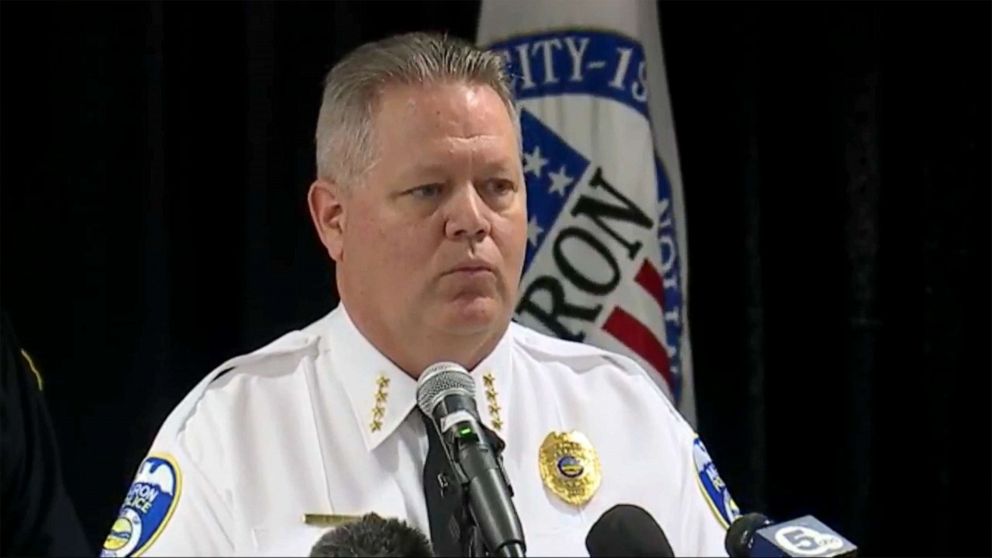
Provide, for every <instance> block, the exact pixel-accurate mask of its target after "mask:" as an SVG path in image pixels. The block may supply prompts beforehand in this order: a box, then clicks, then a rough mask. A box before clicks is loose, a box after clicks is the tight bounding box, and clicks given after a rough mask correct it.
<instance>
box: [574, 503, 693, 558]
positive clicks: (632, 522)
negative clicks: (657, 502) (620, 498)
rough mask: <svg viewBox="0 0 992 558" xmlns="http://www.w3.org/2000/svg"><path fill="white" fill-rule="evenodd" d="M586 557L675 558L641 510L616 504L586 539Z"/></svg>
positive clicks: (645, 513) (646, 514)
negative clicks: (656, 557) (672, 557)
mask: <svg viewBox="0 0 992 558" xmlns="http://www.w3.org/2000/svg"><path fill="white" fill-rule="evenodd" d="M586 550H588V551H589V556H591V557H592V558H596V557H597V556H661V557H665V558H668V557H671V556H675V553H674V552H672V545H671V544H669V542H668V538H666V537H665V532H664V531H662V530H661V526H659V525H658V522H656V521H655V520H654V518H652V517H651V515H650V514H648V512H646V511H644V509H642V508H640V507H637V506H632V505H629V504H618V505H616V506H613V507H612V508H610V509H609V510H607V511H606V513H604V514H603V515H602V516H601V517H600V518H599V519H597V520H596V523H594V524H593V526H592V528H591V529H589V534H588V535H587V536H586Z"/></svg>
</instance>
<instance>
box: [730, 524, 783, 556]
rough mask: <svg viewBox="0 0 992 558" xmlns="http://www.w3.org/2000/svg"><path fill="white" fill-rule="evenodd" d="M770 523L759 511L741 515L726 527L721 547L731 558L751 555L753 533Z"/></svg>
mask: <svg viewBox="0 0 992 558" xmlns="http://www.w3.org/2000/svg"><path fill="white" fill-rule="evenodd" d="M771 524H772V522H771V520H770V519H768V518H767V517H765V516H764V515H761V514H760V513H749V514H745V515H742V516H741V517H738V518H737V519H736V520H734V522H733V523H731V524H730V527H729V528H728V529H727V536H726V538H724V539H723V548H724V549H726V551H727V554H728V555H730V556H731V557H732V558H737V557H743V558H746V557H748V556H750V555H751V545H752V544H753V542H754V533H755V532H756V531H757V530H758V529H761V528H762V527H764V526H766V525H771Z"/></svg>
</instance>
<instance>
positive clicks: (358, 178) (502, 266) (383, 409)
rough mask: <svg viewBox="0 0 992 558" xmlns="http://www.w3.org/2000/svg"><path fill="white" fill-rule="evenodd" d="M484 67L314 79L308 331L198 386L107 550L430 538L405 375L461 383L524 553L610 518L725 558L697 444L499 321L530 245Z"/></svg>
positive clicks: (651, 403) (729, 504) (473, 53)
mask: <svg viewBox="0 0 992 558" xmlns="http://www.w3.org/2000/svg"><path fill="white" fill-rule="evenodd" d="M505 72H506V70H505V67H504V63H503V60H502V58H501V57H499V56H497V55H492V54H489V53H486V52H483V51H480V50H478V49H477V48H475V47H474V46H472V45H470V44H468V43H464V42H461V41H456V40H453V39H450V38H441V37H436V36H428V35H420V34H414V35H405V36H399V37H393V38H390V39H386V40H384V41H380V42H378V43H375V44H370V45H365V46H363V47H361V48H359V49H357V50H356V51H355V52H353V53H351V54H350V55H349V56H348V57H346V58H345V59H344V60H342V61H341V62H340V63H339V64H338V65H337V66H335V68H334V69H332V70H331V72H330V74H329V75H328V79H327V82H326V86H325V90H324V96H323V103H322V106H321V110H320V116H319V119H318V124H317V134H316V137H317V169H318V178H317V180H316V181H315V182H314V183H313V185H312V186H311V189H310V193H309V206H310V210H311V215H312V217H313V222H314V224H315V226H316V229H317V233H318V235H319V236H320V239H321V241H322V243H323V245H324V246H325V247H326V250H327V253H328V255H329V256H330V257H331V259H333V260H334V262H335V263H336V281H337V287H338V292H339V293H340V298H341V303H340V305H339V306H338V307H337V308H336V309H335V310H334V311H332V312H331V313H330V314H329V315H327V316H325V317H324V318H322V319H320V320H319V321H317V322H315V323H313V324H311V325H310V326H308V327H306V328H304V329H302V330H300V331H293V332H290V333H288V334H286V335H284V336H283V337H281V338H279V339H278V340H276V341H274V342H273V343H271V344H269V345H268V346H266V347H263V348H261V349H259V350H257V351H255V352H253V353H251V354H248V355H244V356H240V357H237V358H234V359H232V360H230V361H228V362H226V363H224V364H223V365H221V366H220V367H218V368H217V369H216V370H215V371H214V372H212V373H211V374H209V375H208V376H207V377H206V378H204V380H203V381H202V382H201V383H200V384H199V385H198V386H197V387H196V388H195V389H193V390H192V392H190V394H189V395H188V396H187V397H186V398H185V399H184V400H183V401H182V402H181V403H180V404H179V405H178V406H177V407H176V409H175V410H174V411H173V412H172V414H171V415H170V416H169V418H168V419H167V420H166V422H165V424H164V425H163V426H162V428H161V429H160V431H159V433H158V436H157V437H156V439H155V441H154V443H153V444H152V447H151V449H150V451H149V456H148V458H146V460H145V461H144V462H143V463H142V464H141V466H139V468H138V475H137V477H136V479H135V482H134V484H133V485H132V487H131V489H130V490H129V492H128V494H127V496H126V499H125V502H124V505H123V506H122V507H121V512H120V515H119V517H118V519H117V520H116V521H115V523H114V525H113V527H112V529H111V533H110V535H109V536H108V537H107V540H106V542H105V544H104V551H103V552H104V554H106V555H115V556H122V555H130V554H146V555H152V554H162V555H231V554H235V555H265V554H282V555H294V554H295V555H306V554H307V553H308V552H309V550H310V548H311V546H312V545H313V544H314V542H315V541H316V540H317V539H318V538H319V536H320V535H321V534H322V533H323V532H324V531H325V530H326V529H327V526H326V524H321V522H320V521H316V522H314V521H306V520H305V518H310V519H311V520H312V519H313V518H321V517H325V518H326V517H331V516H359V515H362V514H365V513H368V512H375V513H377V514H378V515H380V516H382V517H393V518H399V519H403V520H405V521H407V522H409V523H410V524H411V525H413V526H415V527H417V528H418V529H420V530H422V531H423V532H424V533H428V534H429V533H430V532H431V531H430V524H429V520H428V514H427V508H426V504H425V498H424V487H423V481H422V471H423V467H424V463H425V458H426V456H427V449H428V442H427V435H426V433H425V428H424V423H423V421H422V420H421V418H420V416H419V412H418V411H417V409H416V403H415V392H416V381H417V377H418V376H419V375H420V373H421V372H422V371H423V370H424V369H425V368H427V367H428V366H430V365H431V364H433V363H436V362H439V361H453V362H456V363H459V364H461V365H462V366H464V367H465V369H466V370H468V371H469V372H470V373H471V375H472V376H473V377H474V379H475V380H476V401H477V402H478V406H479V411H480V415H481V419H482V422H483V423H485V424H486V425H487V426H488V427H489V428H490V429H491V430H492V431H493V432H495V433H496V434H497V435H498V436H499V437H500V438H501V439H502V440H503V441H505V444H506V447H505V450H504V451H503V461H504V464H505V467H506V472H507V475H508V477H509V479H510V482H511V484H512V486H513V489H514V493H515V496H514V498H513V501H514V504H515V506H516V509H517V512H518V514H519V516H520V520H521V523H522V525H523V529H524V534H525V536H526V543H527V552H528V555H532V556H546V555H557V556H566V555H587V552H586V549H585V546H584V541H585V537H586V534H587V533H588V532H589V528H590V527H591V526H592V525H593V523H594V522H595V521H596V520H597V519H598V518H599V517H600V516H601V515H602V514H603V513H604V512H605V511H606V510H608V509H610V508H611V507H613V506H614V505H616V504H621V503H626V504H633V505H637V506H640V507H642V508H644V509H645V510H647V511H648V512H649V513H650V514H651V516H652V517H653V518H654V519H655V520H656V521H657V522H658V524H659V525H660V526H661V527H662V529H663V530H664V532H665V534H666V535H667V537H668V540H669V541H670V543H671V545H672V548H673V549H674V551H675V553H676V554H677V555H717V554H724V550H723V540H724V535H725V532H726V525H727V523H728V522H729V521H731V520H732V519H733V518H734V515H735V514H736V508H735V506H734V504H733V501H732V500H731V499H730V497H729V494H728V493H727V491H726V488H725V486H724V485H723V483H722V481H721V480H720V479H719V476H718V475H717V474H716V470H715V469H714V468H713V464H712V463H711V462H710V460H709V457H708V455H707V454H706V451H705V449H704V448H703V446H702V444H701V443H700V442H699V441H698V439H697V438H696V435H695V433H694V432H693V430H692V429H691V428H690V426H689V425H687V424H686V423H685V422H684V421H683V420H682V418H681V417H680V416H679V415H678V413H677V412H676V411H675V410H674V408H673V407H672V405H671V404H670V403H669V402H668V400H667V399H666V397H665V396H664V395H663V393H662V392H661V391H660V390H659V389H658V388H657V387H656V385H655V384H654V382H652V381H651V379H650V378H649V377H648V375H647V373H646V372H645V371H644V370H643V369H642V368H641V367H640V366H638V365H637V364H635V363H634V362H633V361H632V360H630V359H628V358H625V357H623V356H620V355H616V354H612V353H609V352H606V351H603V350H600V349H597V348H594V347H591V346H587V345H582V344H576V343H570V342H565V341H561V340H557V339H554V338H551V337H548V336H545V335H543V334H540V333H538V332H535V331H532V330H529V329H527V328H525V327H523V326H520V325H518V324H515V323H511V321H510V320H511V316H512V312H513V308H514V304H515V302H516V300H517V288H518V283H519V278H520V274H521V269H522V265H523V260H524V252H525V246H526V242H527V214H526V189H525V185H524V177H523V173H522V167H521V156H520V139H519V127H518V123H517V119H516V116H515V112H514V108H513V101H512V98H511V93H510V89H509V86H508V82H507V76H506V73H505Z"/></svg>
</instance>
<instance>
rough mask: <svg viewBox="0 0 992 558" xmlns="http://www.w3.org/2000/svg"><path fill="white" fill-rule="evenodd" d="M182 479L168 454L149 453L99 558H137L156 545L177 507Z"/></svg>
mask: <svg viewBox="0 0 992 558" xmlns="http://www.w3.org/2000/svg"><path fill="white" fill-rule="evenodd" d="M182 488H183V477H182V473H181V472H180V471H179V465H177V464H176V460H175V459H174V458H173V457H172V456H171V455H169V454H167V453H152V454H149V456H148V457H146V458H145V460H144V461H143V462H142V463H141V468H140V469H139V470H138V475H137V476H136V477H135V478H134V482H132V483H131V488H130V489H128V491H127V497H126V498H125V499H124V505H122V506H121V509H120V512H119V513H118V515H117V519H116V520H115V521H114V525H113V526H112V527H111V528H110V534H109V535H107V539H106V540H105V541H104V542H103V549H102V550H101V552H100V556H138V555H140V554H141V553H142V552H144V551H145V550H147V549H148V547H150V546H151V545H152V543H154V542H155V539H157V538H158V536H159V535H160V534H161V533H162V531H163V530H164V529H165V526H166V525H167V524H168V523H169V519H170V518H171V517H172V513H173V512H174V511H175V510H176V504H178V503H179V495H180V493H181V492H182Z"/></svg>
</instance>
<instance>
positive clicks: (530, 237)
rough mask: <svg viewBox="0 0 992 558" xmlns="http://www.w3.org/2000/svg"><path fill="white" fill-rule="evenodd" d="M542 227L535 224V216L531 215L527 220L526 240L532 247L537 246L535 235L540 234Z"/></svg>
mask: <svg viewBox="0 0 992 558" xmlns="http://www.w3.org/2000/svg"><path fill="white" fill-rule="evenodd" d="M543 232H544V229H542V228H541V225H538V224H537V217H535V216H533V215H532V216H531V218H530V221H528V222H527V241H528V242H530V243H531V245H533V246H534V247H537V237H539V236H541V233H543Z"/></svg>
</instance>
